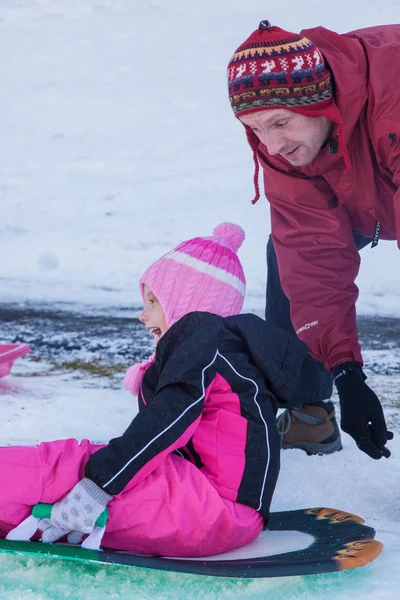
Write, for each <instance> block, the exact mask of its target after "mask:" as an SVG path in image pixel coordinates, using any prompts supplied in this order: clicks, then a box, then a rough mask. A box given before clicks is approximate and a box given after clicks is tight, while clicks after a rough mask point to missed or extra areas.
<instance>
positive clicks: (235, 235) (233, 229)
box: [213, 223, 246, 252]
mask: <svg viewBox="0 0 400 600" xmlns="http://www.w3.org/2000/svg"><path fill="white" fill-rule="evenodd" d="M213 237H222V238H223V239H224V240H225V241H226V242H227V243H228V244H229V246H230V247H231V248H232V250H233V251H234V252H237V251H238V250H239V248H240V246H241V245H242V244H243V240H244V238H245V237H246V236H245V233H244V231H243V229H242V228H241V227H240V226H239V225H235V224H234V223H221V224H220V225H217V227H215V229H214V231H213Z"/></svg>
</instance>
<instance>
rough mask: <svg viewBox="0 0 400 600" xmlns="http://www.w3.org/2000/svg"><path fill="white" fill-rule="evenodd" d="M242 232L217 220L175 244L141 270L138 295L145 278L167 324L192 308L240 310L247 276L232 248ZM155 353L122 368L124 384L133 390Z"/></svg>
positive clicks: (225, 314)
mask: <svg viewBox="0 0 400 600" xmlns="http://www.w3.org/2000/svg"><path fill="white" fill-rule="evenodd" d="M244 237H245V235H244V231H243V229H242V228H241V227H239V225H234V224H232V223H221V225H218V227H216V228H215V229H214V231H213V235H212V236H209V237H197V238H193V239H192V240H189V241H187V242H183V243H182V244H179V246H177V247H176V248H175V249H174V250H171V252H168V253H167V254H165V255H164V256H162V257H161V258H160V259H158V260H157V261H156V262H155V263H153V264H152V265H151V266H150V267H149V268H148V269H147V271H146V272H145V273H144V275H143V276H142V278H141V280H140V291H141V294H142V297H143V301H144V285H145V284H146V285H148V286H149V288H150V290H151V291H152V292H153V294H154V295H155V296H156V298H157V300H158V301H159V302H160V304H161V306H162V309H163V311H164V314H165V319H166V322H167V325H168V327H171V325H173V324H174V323H176V321H178V320H179V319H180V318H181V317H183V316H184V315H186V314H187V313H189V312H193V311H197V310H198V311H203V312H210V313H214V314H216V315H220V316H221V317H229V316H230V315H237V314H239V313H240V311H241V310H242V306H243V301H244V294H245V289H246V279H245V276H244V273H243V268H242V265H241V264H240V261H239V259H238V257H237V255H236V253H237V251H238V250H239V248H240V246H241V245H242V242H243V240H244ZM154 358H155V355H154V354H153V355H152V356H150V358H149V359H148V360H145V361H144V362H142V363H140V364H136V365H133V367H131V368H130V369H129V370H128V371H127V373H126V375H125V378H124V386H125V387H126V388H127V389H129V390H130V391H131V392H132V393H133V394H134V395H137V394H138V393H139V391H140V386H141V382H142V378H143V375H144V373H145V372H146V370H147V369H148V367H149V366H150V365H151V364H152V363H153V362H154Z"/></svg>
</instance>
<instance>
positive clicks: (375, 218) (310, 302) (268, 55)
mask: <svg viewBox="0 0 400 600" xmlns="http://www.w3.org/2000/svg"><path fill="white" fill-rule="evenodd" d="M399 65H400V25H388V26H380V27H372V28H369V29H363V30H359V31H354V32H351V33H347V34H343V35H339V34H337V33H335V32H333V31H329V30H327V29H324V28H323V27H317V28H315V29H311V30H307V31H304V32H301V33H300V34H293V33H289V32H286V31H283V30H282V29H280V28H278V27H273V26H271V24H270V23H269V22H268V21H262V22H261V23H260V25H259V28H258V29H257V30H256V31H254V32H253V33H252V34H251V35H250V37H249V38H248V39H247V40H246V41H245V42H244V43H243V44H242V45H241V46H240V47H239V48H238V49H237V50H236V52H235V54H234V55H233V57H232V58H231V60H230V62H229V65H228V85H229V96H230V101H231V105H232V108H233V111H234V114H235V116H236V117H237V118H238V119H239V120H240V121H241V122H242V124H243V125H244V126H245V129H246V134H247V139H248V142H249V144H250V146H251V148H252V151H253V157H254V163H255V176H254V182H255V190H256V196H255V199H254V200H253V202H255V201H257V200H258V198H259V195H260V192H259V188H258V170H259V165H260V164H261V166H262V169H263V172H264V189H265V194H266V197H267V199H268V200H269V202H270V207H271V231H272V235H271V237H270V239H269V242H268V246H267V264H268V281H267V303H266V320H267V321H268V322H271V323H275V324H278V325H280V326H281V327H284V328H286V329H293V328H294V331H295V332H296V333H297V335H298V336H299V337H300V338H301V339H302V340H303V341H304V342H305V343H306V344H307V345H308V347H309V350H310V353H311V354H312V356H313V357H314V358H315V359H316V360H315V361H314V363H313V367H312V369H310V370H309V372H308V373H307V374H306V377H307V379H308V381H310V380H311V379H312V380H313V381H314V382H315V397H310V396H308V397H305V398H304V404H303V405H302V406H301V407H297V408H290V409H289V410H287V411H286V412H285V414H284V417H283V419H282V420H281V425H282V427H283V429H284V437H283V447H289V448H290V447H291V448H302V449H304V450H306V451H308V452H309V453H315V452H318V453H329V452H334V451H336V450H338V449H340V448H341V443H340V432H339V430H338V428H337V425H336V420H335V413H334V408H333V405H332V403H330V402H328V403H326V402H325V403H324V402H323V400H324V399H326V398H329V396H330V393H331V391H332V375H333V380H334V382H335V384H336V387H337V389H338V393H339V399H340V407H341V426H342V429H343V431H346V432H347V433H349V434H350V435H351V436H352V437H353V438H354V440H355V442H356V443H357V445H358V447H359V448H360V449H361V450H363V451H364V452H366V453H367V454H368V455H369V456H371V457H372V458H375V459H379V458H381V457H382V456H386V457H388V456H390V452H389V450H388V449H387V448H386V447H385V445H386V443H387V441H388V439H391V438H392V437H393V435H392V433H391V432H388V431H387V429H386V423H385V419H384V415H383V411H382V407H381V404H380V402H379V400H378V398H377V396H376V394H375V393H374V392H373V391H372V390H371V389H370V388H369V387H368V386H367V384H366V383H365V379H366V377H365V375H364V373H363V371H362V365H363V359H362V355H361V350H360V346H359V343H358V335H357V324H356V310H355V304H356V300H357V296H358V290H357V287H356V285H355V279H356V276H357V273H358V269H359V263H360V257H359V252H358V251H359V250H360V249H361V248H363V247H364V246H366V245H367V244H371V246H372V247H374V246H376V245H377V243H378V240H379V238H382V239H385V240H396V239H397V240H398V245H399V247H400V191H399V183H400V85H399V79H400V67H399Z"/></svg>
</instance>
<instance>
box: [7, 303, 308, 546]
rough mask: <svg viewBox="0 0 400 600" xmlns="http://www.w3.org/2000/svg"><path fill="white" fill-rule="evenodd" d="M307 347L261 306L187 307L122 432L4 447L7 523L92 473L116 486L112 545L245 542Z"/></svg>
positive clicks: (264, 499)
mask: <svg viewBox="0 0 400 600" xmlns="http://www.w3.org/2000/svg"><path fill="white" fill-rule="evenodd" d="M305 356H307V348H306V346H305V345H304V344H302V342H300V341H299V340H297V338H295V337H293V338H292V337H290V336H288V335H287V334H286V333H284V332H281V331H280V330H273V329H271V328H270V327H268V326H267V325H266V324H265V322H264V321H263V320H262V319H259V318H258V317H256V316H255V315H237V316H234V317H228V318H223V317H219V316H216V315H212V314H210V313H200V312H198V313H189V314H188V315H186V316H185V317H183V318H182V319H180V320H179V321H178V322H177V323H175V324H174V325H173V326H172V327H171V328H170V329H169V331H168V332H167V333H166V334H165V336H163V338H161V340H160V342H159V343H158V345H157V351H156V358H155V362H154V363H153V365H152V366H151V367H150V368H149V369H148V370H147V371H146V373H145V376H144V378H143V386H142V393H141V395H140V397H139V408H140V410H139V413H138V415H137V416H136V417H135V418H134V419H133V421H132V423H131V424H130V426H129V427H128V429H127V430H126V431H125V432H124V434H123V435H122V436H121V437H119V438H115V439H113V440H110V442H109V443H108V444H107V445H94V444H91V443H90V442H89V441H88V440H84V441H82V442H81V443H80V444H79V443H78V442H77V441H76V440H73V439H67V440H58V441H54V442H45V443H42V444H40V445H39V446H34V447H10V448H0V481H1V486H0V535H3V536H4V535H5V534H7V533H8V531H9V530H10V529H11V528H13V527H15V526H16V525H18V524H19V523H20V522H21V521H22V520H23V519H24V518H25V517H27V516H28V515H29V514H30V513H31V510H32V506H33V505H35V504H36V503H38V502H46V503H54V502H56V501H58V500H60V499H61V498H63V497H64V496H65V495H66V494H67V493H68V492H69V491H70V490H71V488H72V487H73V486H74V485H75V484H76V483H77V482H78V481H79V480H80V479H82V477H89V478H90V479H92V480H93V481H94V482H95V483H96V484H97V485H98V486H99V487H101V488H102V489H104V490H105V491H106V492H108V493H109V494H111V495H113V496H114V498H113V499H112V501H111V502H110V503H109V505H108V508H109V519H108V522H107V527H106V532H105V535H104V538H103V542H102V545H103V546H104V547H108V548H116V549H121V550H131V551H134V552H138V553H144V554H157V555H164V556H206V555H210V554H217V553H220V552H224V551H227V550H231V549H234V548H237V547H240V546H242V545H244V544H247V543H248V542H250V541H252V540H253V539H255V538H256V537H257V536H258V535H259V533H260V532H261V530H262V528H263V526H264V523H265V522H268V517H269V508H270V503H271V499H272V494H273V491H274V488H275V485H276V480H277V476H278V472H279V453H280V439H279V434H278V431H277V427H276V419H275V415H276V408H277V399H278V400H279V401H280V402H282V401H285V400H289V399H290V398H291V395H292V391H294V390H295V389H296V387H297V377H298V373H299V371H300V368H301V364H302V361H303V359H304V358H305ZM271 390H273V391H271Z"/></svg>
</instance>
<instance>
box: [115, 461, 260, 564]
mask: <svg viewBox="0 0 400 600" xmlns="http://www.w3.org/2000/svg"><path fill="white" fill-rule="evenodd" d="M109 509H110V517H109V522H108V525H107V530H106V533H105V536H104V538H103V545H104V546H105V547H109V548H117V549H121V550H131V551H133V552H138V553H144V554H158V555H164V556H206V555H209V554H217V553H220V552H225V551H227V550H231V549H233V548H238V547H240V546H243V545H245V544H247V543H248V542H250V541H252V540H253V539H255V538H256V537H257V536H258V535H259V533H260V532H261V530H262V528H263V524H264V520H263V518H262V517H261V515H260V513H258V512H257V511H256V510H255V509H253V508H250V507H249V506H244V505H243V504H238V503H235V502H232V501H230V500H226V499H224V498H221V496H220V495H219V494H218V492H217V491H216V489H215V488H214V487H213V486H212V485H211V483H210V482H209V481H208V479H207V478H206V477H205V476H204V475H203V473H202V472H201V471H200V470H199V469H197V467H195V466H194V465H193V464H191V463H190V462H188V461H187V460H185V459H183V458H181V457H179V456H177V455H174V454H172V455H170V456H168V457H167V459H166V460H165V461H164V462H163V464H162V465H160V466H159V467H158V468H157V469H156V470H155V471H153V473H152V474H151V475H149V477H147V478H146V479H145V480H144V481H143V482H141V483H140V484H139V485H137V486H135V487H130V486H129V485H128V486H127V487H126V488H125V490H124V491H123V492H122V493H121V494H119V495H118V496H116V497H115V499H114V500H113V501H112V502H111V503H110V505H109Z"/></svg>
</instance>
